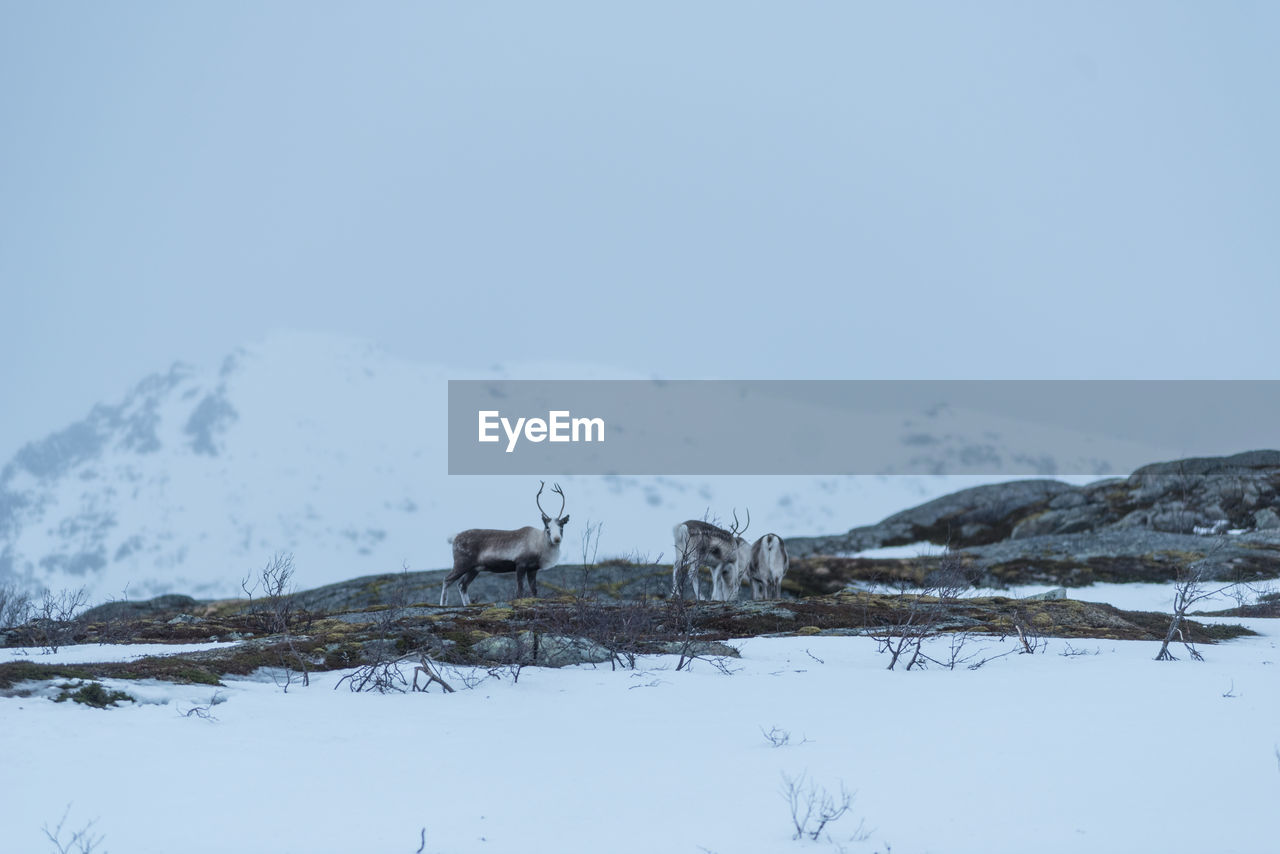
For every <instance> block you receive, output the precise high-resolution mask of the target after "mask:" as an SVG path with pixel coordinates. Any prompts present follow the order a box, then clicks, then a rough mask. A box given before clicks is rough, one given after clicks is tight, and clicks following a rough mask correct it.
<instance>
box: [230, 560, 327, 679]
mask: <svg viewBox="0 0 1280 854" xmlns="http://www.w3.org/2000/svg"><path fill="white" fill-rule="evenodd" d="M293 575H294V569H293V555H291V554H287V553H285V552H276V553H275V554H274V555H272V556H271V559H270V560H269V561H267V564H266V566H264V567H263V568H262V569H261V570H259V571H258V573H257V574H256V575H254V574H252V573H250V574H248V575H246V576H245V577H244V580H242V581H241V582H240V587H241V589H242V590H244V593H245V596H247V597H248V599H249V604H248V606H247V607H246V609H245V611H246V613H247V614H248V615H249V617H250V619H251V620H252V621H253V622H254V624H255V625H256V626H257V628H258V630H259V631H260V632H261V633H263V634H267V635H279V636H280V642H279V643H278V644H277V645H276V650H277V653H278V657H279V662H280V673H281V674H282V675H281V677H280V678H278V679H277V680H276V684H278V685H280V687H282V688H283V689H284V690H285V691H288V690H289V686H290V685H292V684H293V682H294V680H295V678H297V679H300V680H301V682H302V684H303V686H307V685H310V684H311V675H310V672H309V670H308V669H307V662H306V659H304V658H303V657H302V654H301V653H300V652H298V647H297V645H296V643H295V638H294V630H295V628H298V627H301V626H302V625H307V626H309V625H310V623H311V615H310V614H308V613H306V612H305V611H300V610H298V609H297V608H295V603H294V598H293V594H294V587H293ZM295 673H296V675H295Z"/></svg>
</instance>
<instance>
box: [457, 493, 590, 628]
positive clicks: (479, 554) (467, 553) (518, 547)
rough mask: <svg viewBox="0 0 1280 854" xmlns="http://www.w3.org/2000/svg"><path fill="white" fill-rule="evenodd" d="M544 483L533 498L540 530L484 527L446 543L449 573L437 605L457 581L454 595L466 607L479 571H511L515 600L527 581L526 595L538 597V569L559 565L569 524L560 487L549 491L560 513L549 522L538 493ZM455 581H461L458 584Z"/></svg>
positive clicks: (532, 528) (522, 592) (521, 594)
mask: <svg viewBox="0 0 1280 854" xmlns="http://www.w3.org/2000/svg"><path fill="white" fill-rule="evenodd" d="M546 485H547V484H546V482H545V481H541V482H540V485H539V486H538V494H537V495H536V496H534V501H535V502H537V505H538V511H539V512H540V513H542V530H541V531H539V530H538V529H537V528H535V527H533V526H532V525H531V526H529V527H526V528H518V529H517V530H514V531H494V530H490V529H487V528H472V529H470V530H467V531H463V532H462V533H460V534H457V535H455V536H454V537H453V538H452V539H450V540H449V542H451V543H453V571H452V572H450V573H449V574H448V576H446V577H445V580H444V584H443V585H441V587H440V604H441V605H443V604H445V601H446V597H447V596H448V594H449V585H450V584H452V583H453V582H455V581H457V582H458V593H459V595H460V596H461V597H462V604H463V605H470V604H471V599H470V597H468V596H467V588H468V587H470V586H471V582H472V581H475V578H476V576H477V575H479V574H480V570H482V569H487V570H489V571H490V572H514V573H515V574H516V598H517V599H519V598H521V597H522V596H524V580H525V578H526V577H528V579H529V590H530V592H531V593H530V595H533V596H537V595H538V570H540V569H546V568H547V567H549V566H555V565H556V564H557V563H559V562H560V541H561V540H562V539H564V526H565V525H567V524H569V517H568V516H561V515H560V513H563V512H564V503H565V501H564V490H562V489H561V488H560V484H558V483H557V484H555V485H554V486H553V487H551V491H552V492H554V493H556V494H557V495H559V496H560V511H559V513H557V514H556V516H557V518H555V519H553V518H551V517H550V516H548V515H547V511H545V510H543V509H542V490H543V488H545V487H546ZM459 579H461V580H460V581H459Z"/></svg>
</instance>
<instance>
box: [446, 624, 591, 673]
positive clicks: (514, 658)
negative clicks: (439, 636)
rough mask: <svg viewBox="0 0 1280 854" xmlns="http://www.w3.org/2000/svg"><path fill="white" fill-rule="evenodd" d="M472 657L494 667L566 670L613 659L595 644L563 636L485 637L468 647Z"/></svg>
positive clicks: (531, 633)
mask: <svg viewBox="0 0 1280 854" xmlns="http://www.w3.org/2000/svg"><path fill="white" fill-rule="evenodd" d="M471 651H472V653H473V654H474V655H476V656H477V657H478V658H480V659H481V660H483V661H488V662H492V663H495V664H537V665H540V666H542V667H566V666H568V665H571V664H600V663H603V662H606V661H609V660H610V659H612V658H613V653H611V652H609V650H607V649H605V648H604V647H603V646H601V645H600V644H598V643H596V642H595V641H592V640H588V639H587V638H577V637H569V636H566V635H537V636H535V635H534V633H533V632H528V631H524V632H520V633H519V634H518V635H516V636H514V637H511V636H495V637H488V638H484V639H482V640H479V641H476V643H474V644H473V645H472V647H471Z"/></svg>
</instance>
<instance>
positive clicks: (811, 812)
mask: <svg viewBox="0 0 1280 854" xmlns="http://www.w3.org/2000/svg"><path fill="white" fill-rule="evenodd" d="M782 796H783V798H784V799H785V800H786V802H787V807H788V809H789V811H790V814H791V826H792V830H793V833H792V835H791V838H792V839H796V840H800V839H809V840H811V841H813V842H817V841H818V840H819V839H823V838H824V834H826V836H825V838H826V839H828V840H829V841H833V842H834V840H831V838H830V834H829V833H827V828H828V827H829V826H830V825H832V824H833V823H835V822H837V821H839V820H840V819H842V818H844V817H845V816H846V815H848V814H849V811H850V810H851V809H853V795H852V794H851V793H850V792H849V791H848V790H847V789H845V787H844V783H843V782H841V783H840V791H839V793H838V794H837V793H832V792H829V791H827V790H826V789H825V788H823V787H820V786H818V785H816V784H815V783H813V782H812V781H810V780H809V779H808V777H807V775H805V774H801V775H800V776H799V777H791V776H788V775H787V774H783V775H782ZM867 835H868V834H866V833H865V832H864V830H863V823H862V822H859V823H858V827H857V829H856V830H855V832H854V834H853V839H855V840H859V841H861V840H864V839H866V838H867Z"/></svg>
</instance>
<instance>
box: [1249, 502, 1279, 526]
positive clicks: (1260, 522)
mask: <svg viewBox="0 0 1280 854" xmlns="http://www.w3.org/2000/svg"><path fill="white" fill-rule="evenodd" d="M1253 526H1254V527H1255V528H1257V529H1258V530H1260V531H1265V530H1271V529H1274V528H1280V513H1276V511H1274V510H1272V509H1271V508H1270V507H1263V508H1262V509H1261V510H1259V511H1258V512H1257V513H1254V514H1253Z"/></svg>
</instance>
